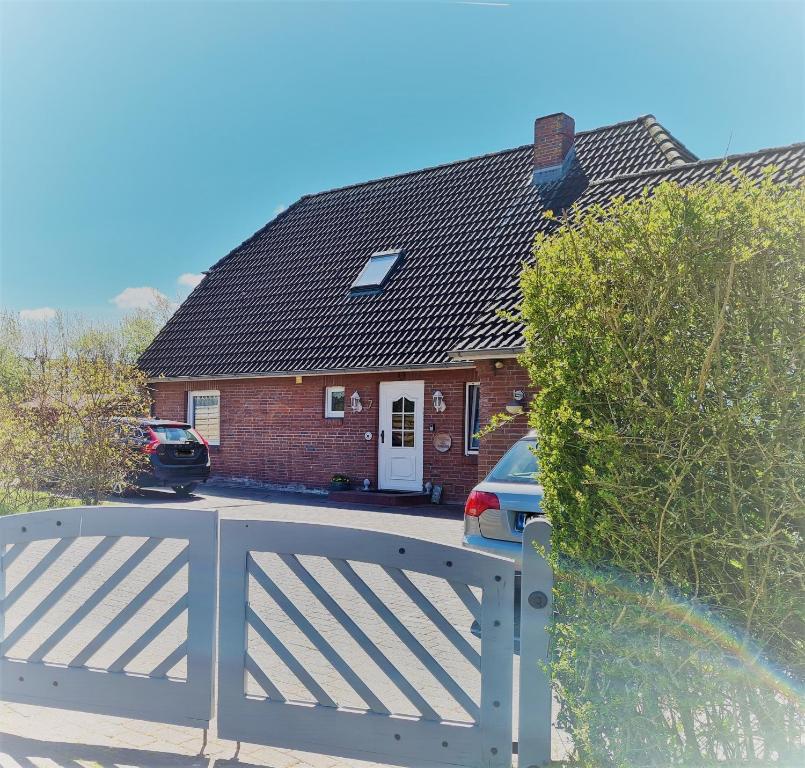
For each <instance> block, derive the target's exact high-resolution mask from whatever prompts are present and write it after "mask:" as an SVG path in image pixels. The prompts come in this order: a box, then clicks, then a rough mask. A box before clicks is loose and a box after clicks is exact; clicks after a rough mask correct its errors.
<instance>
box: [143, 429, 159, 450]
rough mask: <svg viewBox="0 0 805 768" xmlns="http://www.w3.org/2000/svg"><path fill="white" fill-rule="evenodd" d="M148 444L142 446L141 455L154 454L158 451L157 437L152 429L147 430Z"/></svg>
mask: <svg viewBox="0 0 805 768" xmlns="http://www.w3.org/2000/svg"><path fill="white" fill-rule="evenodd" d="M148 437H149V438H150V439H149V440H148V442H147V443H146V444H145V445H144V446H143V453H156V452H157V450H158V449H159V437H157V433H156V432H154V430H153V429H149V430H148Z"/></svg>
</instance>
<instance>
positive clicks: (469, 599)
mask: <svg viewBox="0 0 805 768" xmlns="http://www.w3.org/2000/svg"><path fill="white" fill-rule="evenodd" d="M447 583H448V584H449V585H450V588H451V589H452V590H453V592H455V593H456V595H458V599H459V600H461V602H462V603H464V607H465V608H466V609H467V610H468V611H469V612H470V613H471V614H472V618H473V619H475V621H477V622H480V621H481V604H480V603H479V602H478V598H477V597H475V595H473V594H472V590H471V589H470V588H469V587H468V586H467V585H466V584H462V583H461V582H458V581H450V580H449V579H447Z"/></svg>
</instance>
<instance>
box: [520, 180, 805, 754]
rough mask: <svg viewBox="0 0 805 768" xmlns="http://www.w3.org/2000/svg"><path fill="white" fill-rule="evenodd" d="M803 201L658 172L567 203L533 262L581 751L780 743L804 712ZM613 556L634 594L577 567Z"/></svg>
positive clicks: (571, 709)
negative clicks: (630, 187)
mask: <svg viewBox="0 0 805 768" xmlns="http://www.w3.org/2000/svg"><path fill="white" fill-rule="evenodd" d="M803 202H804V200H803V192H802V191H801V190H799V189H796V188H793V187H791V186H785V185H781V184H774V183H772V181H771V177H770V175H767V176H766V177H765V178H764V179H763V180H762V181H761V182H757V183H752V182H750V181H749V180H747V179H746V178H744V177H741V176H738V175H735V176H732V177H730V178H728V179H726V180H722V181H713V182H708V183H705V184H702V185H698V186H691V187H686V188H681V187H679V186H677V185H674V184H670V183H668V184H663V185H661V186H659V187H658V188H656V189H655V190H654V191H653V192H652V194H651V195H649V194H648V193H646V194H644V195H642V196H641V197H640V198H639V199H637V200H634V201H631V202H626V201H623V200H615V201H613V202H612V203H611V204H609V205H608V206H607V207H606V208H602V207H596V208H593V209H588V210H586V211H580V210H573V211H571V212H570V213H569V214H568V215H567V217H566V218H564V219H563V220H562V221H560V226H559V227H558V230H557V231H556V233H555V234H554V235H553V236H551V237H548V238H546V237H543V236H540V237H539V238H538V239H537V241H536V244H535V263H534V266H533V267H529V268H527V269H526V270H525V272H524V276H523V281H522V285H523V292H524V302H523V311H522V314H523V319H524V320H525V322H526V339H527V349H526V352H525V354H524V356H523V361H524V364H525V365H526V367H527V368H528V371H529V373H530V377H531V380H532V383H533V385H534V386H535V388H536V389H537V390H538V392H539V394H538V395H537V397H536V398H535V400H534V403H533V406H532V412H531V423H532V426H534V427H536V428H537V430H538V431H539V434H540V477H541V482H542V485H543V487H544V489H545V500H544V506H545V510H546V512H547V514H548V515H549V517H550V519H551V521H552V523H553V526H554V537H555V538H554V544H553V546H554V550H555V552H556V554H557V557H558V562H559V563H560V566H561V570H560V578H559V587H558V590H557V607H558V610H559V612H560V617H559V619H558V621H557V626H556V629H555V632H556V638H555V645H556V652H557V666H556V677H557V680H558V683H559V685H560V688H561V691H562V699H563V711H562V718H563V721H564V722H565V723H566V724H567V725H568V726H569V727H571V730H572V732H573V735H574V738H575V740H576V743H577V745H578V747H579V751H580V755H581V756H582V758H583V759H584V760H585V761H586V762H587V764H590V765H610V764H611V765H637V764H669V763H671V762H680V761H681V762H688V763H690V762H691V761H693V760H701V759H705V758H715V757H722V758H723V757H730V756H732V757H734V758H735V759H738V758H746V759H749V758H751V757H753V756H755V755H763V756H765V757H766V758H768V757H772V756H774V755H775V754H777V755H781V754H783V752H784V751H785V750H784V749H783V748H782V747H781V746H780V745H781V744H783V743H785V744H790V742H791V739H790V738H785V739H783V738H782V736H780V738H777V736H775V737H774V738H773V737H772V736H771V731H770V730H769V729H768V728H767V729H766V730H765V731H764V730H763V727H764V726H766V725H769V724H770V723H772V722H774V723H776V725H777V726H779V727H783V726H784V727H785V728H789V727H790V724H791V717H792V715H791V712H792V709H791V708H792V706H793V707H794V712H795V713H797V717H798V718H800V720H799V723H800V725H801V716H802V709H801V707H802V700H801V698H800V697H799V696H798V695H794V694H791V690H794V689H795V687H796V685H797V684H798V681H801V679H802V676H803V673H805V613H804V611H805V590H804V589H803V574H805V557H804V556H803V542H802V530H803V523H805V516H803V498H802V495H803V494H802V492H803V483H802V479H803V473H802V470H803V447H804V446H803V436H805V430H804V429H803V426H804V424H803V410H802V399H801V398H802V395H801V393H802V387H803V374H802V370H803V369H802V362H803V360H802V356H803V344H802V328H803V322H802V321H803V305H802V300H803V285H805V283H804V282H803V277H804V276H805V275H804V274H803V273H805V261H804V260H803V242H805V240H804V239H803V234H805V205H803ZM570 563H572V564H573V565H572V567H571V566H569V564H570ZM604 565H605V566H606V567H607V568H614V569H615V571H614V572H616V573H619V574H625V578H626V579H627V580H628V583H629V584H630V585H631V587H630V589H623V590H620V591H619V592H618V593H617V596H616V597H613V594H612V592H611V590H610V589H609V588H608V587H607V588H604V587H602V585H601V583H600V580H596V579H585V580H583V583H582V584H580V583H579V582H578V581H577V580H574V578H573V577H572V576H571V574H572V573H573V572H578V571H579V569H581V570H582V571H584V569H588V568H590V567H593V566H595V567H596V568H598V567H602V566H604ZM608 572H609V571H607V573H608ZM604 582H605V583H608V580H607V579H606V578H605V579H604ZM636 595H641V596H642V597H641V598H640V599H636V597H635V596H636ZM669 595H673V596H674V597H673V600H672V601H671V603H672V604H673V605H675V606H679V605H682V606H687V608H686V609H685V610H682V609H679V608H675V609H674V610H673V611H669V609H668V608H667V605H670V604H671V603H668V601H669V600H670V598H669V597H668V596H669ZM627 597H628V598H629V599H626V598H627ZM702 605H706V606H709V608H711V609H712V610H713V611H714V612H715V613H714V614H711V613H706V614H705V616H706V619H702V616H701V614H700V613H699V608H697V607H696V606H702ZM664 606H665V607H664ZM716 617H717V618H716ZM722 621H723V622H724V623H725V624H724V626H726V627H729V631H727V630H726V629H720V630H718V631H715V630H712V628H713V627H716V626H718V627H721V626H722V625H721V624H720V622H722ZM706 628H710V629H711V630H712V631H705V629H706ZM727 638H729V640H728V639H727ZM736 661H737V662H739V663H736ZM769 664H775V665H778V666H779V667H780V668H781V669H782V675H783V679H782V682H781V681H779V680H778V682H777V683H776V684H773V683H769V684H768V685H766V683H764V679H765V678H764V677H763V675H762V674H760V672H761V671H762V670H766V669H768V665H769ZM729 670H733V671H735V670H738V671H739V672H740V674H737V673H736V674H733V673H732V672H730V671H729ZM775 685H776V686H777V687H775ZM769 686H771V687H769ZM791 686H793V688H792V687H791ZM792 696H793V698H792ZM778 730H779V729H778ZM638 732H639V733H638ZM767 735H768V737H767ZM778 736H779V734H778ZM787 737H791V732H787ZM799 737H801V734H800V736H798V737H797V738H799ZM775 739H776V740H775ZM795 740H796V739H795ZM764 750H765V751H764Z"/></svg>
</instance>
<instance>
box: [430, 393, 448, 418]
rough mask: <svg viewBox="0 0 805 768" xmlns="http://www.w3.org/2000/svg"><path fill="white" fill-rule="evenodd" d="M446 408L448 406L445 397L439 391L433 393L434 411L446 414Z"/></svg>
mask: <svg viewBox="0 0 805 768" xmlns="http://www.w3.org/2000/svg"><path fill="white" fill-rule="evenodd" d="M445 408H447V405H446V404H445V402H444V395H443V394H442V393H441V392H440V391H439V390H438V389H437V390H436V391H435V392H434V393H433V410H434V411H436V413H444V410H445Z"/></svg>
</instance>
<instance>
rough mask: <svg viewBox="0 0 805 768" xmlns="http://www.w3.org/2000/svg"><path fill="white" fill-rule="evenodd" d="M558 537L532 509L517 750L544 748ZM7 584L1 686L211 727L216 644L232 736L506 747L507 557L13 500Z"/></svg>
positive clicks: (540, 751)
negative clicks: (21, 506)
mask: <svg viewBox="0 0 805 768" xmlns="http://www.w3.org/2000/svg"><path fill="white" fill-rule="evenodd" d="M219 533H220V557H219ZM549 542H550V526H549V525H548V524H547V523H546V522H545V521H544V520H541V519H537V520H534V521H531V522H529V523H528V525H527V526H526V530H525V533H524V557H523V573H522V601H521V602H522V605H521V609H520V610H521V616H520V671H519V676H520V681H519V709H520V719H519V735H518V739H517V741H518V747H519V749H518V751H519V765H520V766H521V768H534V767H535V766H540V765H544V764H546V763H547V762H548V761H549V760H550V736H551V723H550V716H551V694H550V679H549V677H548V675H547V673H546V668H545V666H544V665H543V664H542V662H545V661H547V659H548V633H547V629H548V626H549V622H550V617H551V611H552V604H551V589H552V574H551V571H550V568H549V567H548V565H547V563H546V562H545V560H544V559H543V557H542V556H541V554H540V551H539V547H542V548H543V550H544V549H547V547H548V546H549ZM535 544H537V545H538V546H537V547H535V546H534V545H535ZM216 591H217V592H218V622H217V624H218V628H217V631H216V611H215V605H216ZM0 599H1V600H2V602H0V699H3V700H6V701H17V702H22V703H28V704H36V705H41V706H52V707H61V708H66V709H76V710H83V711H88V712H96V713H100V714H110V715H118V716H123V717H132V718H138V719H143V720H154V721H159V722H166V723H176V724H182V725H193V726H197V727H207V725H208V724H209V722H210V720H211V719H212V717H213V714H214V706H213V676H214V672H215V669H216V650H217V654H218V659H217V684H218V695H217V720H218V734H219V736H220V737H222V738H228V739H234V740H238V741H247V742H252V743H259V744H267V745H272V746H277V747H287V748H293V749H300V750H306V751H312V752H320V753H324V754H333V755H340V756H346V757H355V758H363V759H371V760H375V761H378V762H389V763H394V764H399V765H409V766H415V767H416V768H425V767H426V766H450V765H461V766H468V767H469V768H476V767H477V768H480V767H481V766H483V767H484V768H509V766H510V765H511V759H512V709H513V656H514V654H513V650H514V649H513V632H514V611H515V606H514V567H513V564H512V563H511V562H510V561H508V560H505V559H502V558H498V557H494V556H491V555H486V554H481V553H478V552H471V551H468V550H465V549H461V548H457V547H448V546H443V545H440V544H435V543H431V542H427V541H422V540H420V539H416V538H409V537H403V536H397V535H394V534H389V533H381V532H375V531H361V530H354V529H351V528H345V527H340V526H330V525H318V524H311V523H294V522H280V521H255V520H225V521H222V522H220V524H219V521H218V516H217V513H215V512H211V511H205V510H198V509H192V510H191V509H165V508H155V507H135V506H126V507H100V508H93V507H84V508H80V507H79V508H73V509H61V510H46V511H43V512H33V513H28V514H23V515H12V516H9V517H4V518H0ZM473 621H477V622H478V623H479V624H480V629H481V631H480V636H481V637H480V639H479V638H477V637H474V636H473V634H472V633H471V632H470V627H471V625H472V623H473Z"/></svg>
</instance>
